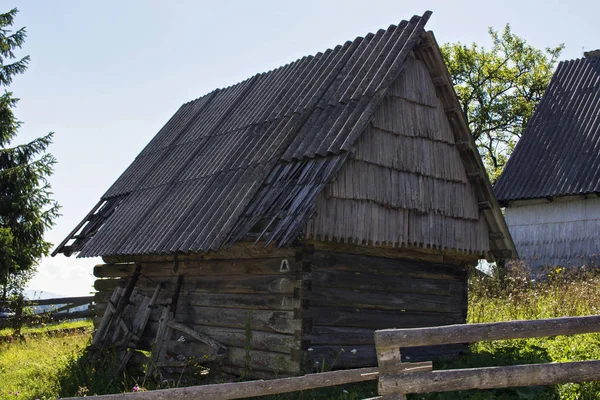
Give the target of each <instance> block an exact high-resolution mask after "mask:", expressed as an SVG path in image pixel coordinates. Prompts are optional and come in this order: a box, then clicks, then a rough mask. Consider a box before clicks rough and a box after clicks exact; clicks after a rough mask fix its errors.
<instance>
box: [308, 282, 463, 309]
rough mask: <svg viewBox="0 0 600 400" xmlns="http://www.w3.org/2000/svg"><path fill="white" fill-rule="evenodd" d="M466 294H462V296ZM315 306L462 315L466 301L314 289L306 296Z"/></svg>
mask: <svg viewBox="0 0 600 400" xmlns="http://www.w3.org/2000/svg"><path fill="white" fill-rule="evenodd" d="M461 294H462V293H461ZM306 298H307V299H309V300H310V304H311V306H320V307H348V308H357V309H365V310H392V311H393V310H398V311H408V312H412V311H426V312H446V313H452V312H461V311H462V309H463V299H462V298H458V297H449V296H437V295H433V294H427V295H426V294H416V293H398V292H392V293H389V292H388V293H381V292H368V291H366V290H365V291H362V290H349V289H340V288H327V287H323V286H313V288H312V292H311V293H310V294H309V295H307V296H306Z"/></svg>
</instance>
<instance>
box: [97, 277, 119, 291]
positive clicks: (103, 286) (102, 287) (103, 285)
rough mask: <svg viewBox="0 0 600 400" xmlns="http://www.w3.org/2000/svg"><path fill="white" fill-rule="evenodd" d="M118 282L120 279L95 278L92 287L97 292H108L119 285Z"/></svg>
mask: <svg viewBox="0 0 600 400" xmlns="http://www.w3.org/2000/svg"><path fill="white" fill-rule="evenodd" d="M120 282H121V279H96V280H95V281H94V289H96V290H97V291H99V292H109V291H112V290H114V289H115V288H116V287H117V286H119V283H120Z"/></svg>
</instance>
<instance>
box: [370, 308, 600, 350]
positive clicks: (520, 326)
mask: <svg viewBox="0 0 600 400" xmlns="http://www.w3.org/2000/svg"><path fill="white" fill-rule="evenodd" d="M591 332H600V315H594V316H588V317H565V318H549V319H539V320H532V321H508V322H492V323H485V324H468V325H449V326H437V327H430V328H416V329H384V330H380V331H377V332H375V344H376V346H377V348H378V349H379V348H388V347H415V346H429V345H435V344H452V343H474V342H479V341H482V340H504V339H518V338H531V337H543V336H556V335H574V334H578V333H591Z"/></svg>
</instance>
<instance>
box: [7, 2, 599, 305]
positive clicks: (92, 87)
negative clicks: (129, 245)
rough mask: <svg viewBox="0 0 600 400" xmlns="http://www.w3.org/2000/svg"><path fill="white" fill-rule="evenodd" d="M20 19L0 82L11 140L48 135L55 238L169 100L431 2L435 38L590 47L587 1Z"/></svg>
mask: <svg viewBox="0 0 600 400" xmlns="http://www.w3.org/2000/svg"><path fill="white" fill-rule="evenodd" d="M15 6H16V7H18V8H19V10H20V13H19V14H18V16H17V20H16V27H21V26H26V27H27V32H28V38H27V41H26V43H25V46H24V49H23V51H22V52H21V54H22V55H25V54H29V55H30V56H31V65H30V68H29V70H28V71H27V72H26V73H25V74H24V75H22V76H20V77H17V78H16V79H15V81H14V84H13V85H12V87H11V90H12V91H13V92H14V94H15V95H16V96H17V97H20V98H21V102H20V104H19V107H18V109H17V116H18V117H19V118H20V119H21V120H22V121H23V122H24V125H23V127H22V128H21V131H20V135H19V136H18V138H17V142H22V141H26V140H29V139H31V138H33V137H36V136H41V135H43V134H45V133H47V132H49V131H54V132H56V136H55V141H54V144H53V145H52V147H51V152H52V153H53V154H54V155H55V156H56V157H57V159H58V164H57V166H56V172H55V174H54V176H53V177H52V178H51V184H52V186H53V190H54V193H55V198H56V199H57V200H58V202H59V203H60V204H61V205H62V206H63V208H62V214H63V215H62V217H61V218H60V219H59V220H58V221H57V224H56V226H55V227H54V229H53V230H52V231H51V232H49V233H48V236H47V239H48V240H49V241H51V242H53V243H55V244H57V243H59V242H60V241H61V240H62V239H63V238H64V237H65V236H66V235H67V234H68V233H69V232H70V231H71V230H72V229H73V228H74V227H75V225H76V224H77V223H78V222H79V221H80V220H81V218H82V217H83V216H85V214H86V213H87V212H88V211H89V210H90V209H91V208H92V207H93V206H94V205H95V204H96V202H97V201H98V200H99V198H100V196H101V195H102V194H103V193H104V192H105V191H106V190H107V189H108V187H109V186H110V185H111V183H112V182H114V181H115V180H116V179H117V177H118V176H119V175H120V174H121V173H122V172H123V171H124V170H125V168H126V167H127V166H128V165H129V164H130V163H131V161H133V159H134V158H135V156H136V155H137V154H138V153H139V152H140V150H141V149H142V148H143V147H144V146H145V145H146V143H148V141H149V140H150V139H151V138H152V137H153V136H154V135H155V134H156V132H158V130H159V129H160V128H161V127H162V125H164V123H165V122H166V121H167V120H168V119H169V117H170V116H171V115H172V114H173V113H174V112H175V111H176V110H177V109H178V108H179V106H180V105H181V104H182V103H184V102H187V101H189V100H192V99H195V98H197V97H200V96H202V95H204V94H206V93H207V92H209V91H211V90H213V89H215V88H218V87H224V86H229V85H231V84H234V83H237V82H239V81H241V80H243V79H246V78H248V77H250V76H252V75H253V74H255V73H258V72H264V71H267V70H270V69H273V68H276V67H278V66H280V65H283V64H286V63H288V62H291V61H294V60H295V59H298V58H300V57H302V56H305V55H309V54H314V53H317V52H319V51H324V50H325V49H327V48H330V47H333V46H335V45H337V44H342V43H344V42H345V41H347V40H351V39H354V38H355V37H356V36H364V35H365V34H366V33H368V32H374V31H376V30H377V29H380V28H387V26H389V25H390V24H392V23H394V24H397V23H398V22H399V21H401V20H403V19H408V18H410V17H411V16H412V15H413V14H422V13H423V12H424V11H425V10H432V11H433V16H432V17H431V19H430V20H429V23H428V24H427V29H428V30H432V31H433V32H434V33H435V35H436V38H437V40H438V42H439V43H440V44H441V43H446V42H457V41H460V42H463V43H471V42H477V43H480V44H489V38H488V34H487V29H488V27H494V28H496V29H502V28H503V27H504V25H505V24H506V23H510V24H511V26H512V29H513V32H514V33H516V34H517V35H519V36H522V37H524V38H525V39H526V40H527V41H528V42H530V43H531V44H533V45H535V46H537V47H541V48H543V47H548V46H556V45H558V44H560V43H564V44H565V45H566V49H565V51H564V52H563V57H562V59H571V58H578V57H581V56H582V54H583V51H584V50H586V51H587V50H592V49H597V48H600V23H599V22H598V16H600V2H598V1H560V2H559V1H526V0H520V1H494V2H487V1H482V0H478V1H462V2H461V1H429V0H422V1H410V2H408V1H402V0H393V1H383V0H382V1H376V0H370V1H355V0H345V1H327V0H317V1H315V0H303V1H293V2H292V1H290V2H286V1H266V0H265V1H258V0H252V1H220V2H217V1H210V2H208V1H206V2H204V1H184V0H181V1H176V0H171V1H150V0H137V1H134V0H120V1H113V0H103V1H94V2H92V1H76V0H71V1H62V0H54V1H42V0H39V1H29V0H19V1H17V0H13V2H12V3H11V2H9V1H3V2H2V9H0V11H2V12H4V11H7V10H8V9H9V8H11V7H15ZM99 262H101V260H99V259H77V258H74V257H71V258H65V257H63V256H58V257H55V258H48V259H44V260H42V262H41V265H40V266H39V272H38V274H37V276H36V277H35V278H34V279H33V281H32V282H31V284H30V287H31V288H33V289H37V290H44V291H50V292H55V293H60V294H64V295H84V294H87V293H89V292H90V291H91V290H92V283H93V280H94V279H93V277H92V267H93V265H95V264H97V263H99Z"/></svg>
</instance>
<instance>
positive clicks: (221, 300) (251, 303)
mask: <svg viewBox="0 0 600 400" xmlns="http://www.w3.org/2000/svg"><path fill="white" fill-rule="evenodd" d="M143 293H144V294H146V295H147V294H149V293H148V292H147V291H145V290H144V291H143ZM172 294H173V292H172V291H165V292H161V294H160V296H159V298H158V301H157V302H158V304H164V303H165V302H166V300H167V299H169V298H170V297H171V296H172ZM94 298H95V299H96V300H95V301H96V309H97V310H98V312H100V313H102V312H103V310H104V309H105V308H106V304H107V294H106V292H103V294H98V293H96V296H95V297H94ZM179 304H180V305H181V307H182V309H186V308H188V307H196V306H205V307H226V308H239V309H253V310H281V311H292V310H294V309H295V308H298V307H300V300H299V299H295V298H294V297H293V296H292V295H289V294H288V295H286V294H257V293H255V294H244V293H196V292H187V291H183V293H182V297H181V298H180V299H179Z"/></svg>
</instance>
